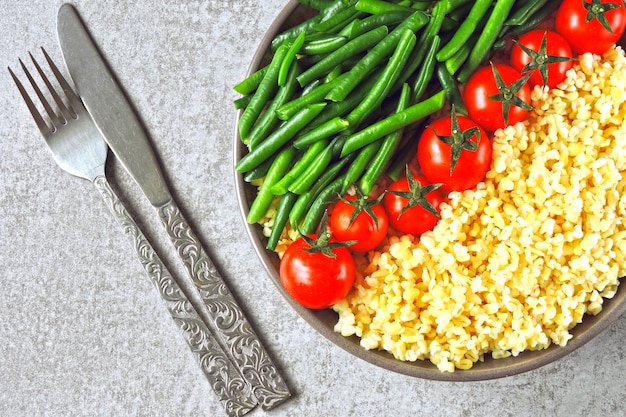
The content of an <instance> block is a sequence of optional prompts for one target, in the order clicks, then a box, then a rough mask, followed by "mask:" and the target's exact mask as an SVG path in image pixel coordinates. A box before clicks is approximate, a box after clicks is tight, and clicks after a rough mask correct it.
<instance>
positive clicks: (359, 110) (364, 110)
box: [346, 29, 417, 128]
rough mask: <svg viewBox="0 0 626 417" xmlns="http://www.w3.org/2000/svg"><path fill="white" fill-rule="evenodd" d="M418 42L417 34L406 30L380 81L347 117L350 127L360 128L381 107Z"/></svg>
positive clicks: (377, 81)
mask: <svg viewBox="0 0 626 417" xmlns="http://www.w3.org/2000/svg"><path fill="white" fill-rule="evenodd" d="M416 41H417V39H416V37H415V34H414V33H413V32H412V31H411V30H409V29H405V30H404V31H403V33H402V34H401V36H400V40H399V41H398V44H397V45H396V49H395V51H394V53H393V54H392V55H391V58H389V61H388V63H387V65H386V66H385V68H384V70H383V72H382V74H381V75H380V77H379V78H378V80H376V82H375V83H374V85H373V86H372V88H371V89H370V90H369V92H368V93H367V95H366V96H365V98H364V99H363V101H361V103H359V105H358V106H356V108H355V109H354V110H352V111H351V112H350V113H349V114H348V115H347V116H346V120H347V121H348V123H349V124H350V126H352V127H354V128H356V127H358V126H359V125H360V124H361V123H362V122H363V120H364V119H365V118H366V117H367V116H369V115H370V114H371V113H372V111H373V110H374V109H375V108H377V107H379V106H380V104H381V103H382V101H383V100H384V99H385V97H387V94H388V93H389V90H390V89H391V88H392V87H393V85H394V83H395V82H396V80H397V79H398V77H399V76H400V72H401V71H402V69H403V67H404V65H405V64H406V62H407V59H408V58H409V55H410V53H411V51H412V50H413V48H414V47H415V43H416Z"/></svg>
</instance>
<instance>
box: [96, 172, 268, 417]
mask: <svg viewBox="0 0 626 417" xmlns="http://www.w3.org/2000/svg"><path fill="white" fill-rule="evenodd" d="M94 185H95V186H96V188H97V189H98V191H100V194H101V195H102V197H103V198H104V200H105V202H106V203H107V206H108V207H109V209H110V210H111V212H112V213H113V215H114V216H115V219H116V220H117V221H118V223H119V224H120V225H121V226H122V228H123V229H124V233H125V234H126V235H127V236H128V237H129V238H130V240H131V243H132V245H133V247H134V248H135V252H136V254H137V257H138V258H139V260H140V261H141V264H142V265H143V267H144V270H145V271H146V274H147V275H148V277H149V278H150V280H151V281H152V283H153V284H154V286H155V288H156V289H157V291H158V292H159V294H160V295H161V298H162V299H163V300H164V302H165V305H166V307H167V310H168V311H169V312H170V314H171V316H172V318H173V319H174V322H175V323H176V325H177V326H178V328H179V329H180V331H181V333H182V335H183V336H184V338H185V340H186V341H187V344H188V345H189V347H190V348H191V351H192V352H193V354H194V356H195V358H196V360H197V361H198V364H199V365H200V368H201V369H202V371H203V372H204V374H205V375H206V378H207V380H208V381H209V383H210V385H211V387H212V388H213V390H214V391H215V393H216V394H217V395H218V397H219V399H220V401H221V402H222V405H223V406H224V408H225V409H226V412H227V413H228V415H230V416H241V415H244V414H246V413H247V412H248V411H250V410H252V409H253V408H254V407H255V406H256V398H255V397H254V393H253V392H252V389H251V386H250V384H248V383H247V381H246V380H245V379H244V378H243V376H242V375H241V374H240V373H239V370H238V368H237V367H236V366H235V365H233V364H232V363H231V360H230V358H229V357H228V355H227V354H226V353H225V352H224V350H223V349H222V347H221V346H220V344H219V343H218V341H217V340H216V338H215V336H214V335H213V334H212V333H211V332H210V331H209V329H208V328H207V326H206V324H205V323H204V321H203V320H202V319H201V318H200V316H199V315H198V312H197V311H196V309H195V308H194V306H193V305H192V304H191V302H190V301H189V299H188V298H187V296H186V295H185V294H184V293H183V291H182V289H181V288H180V286H179V285H178V283H177V282H176V281H175V280H174V279H173V278H172V275H171V274H170V272H169V271H168V270H167V268H166V267H165V265H164V264H163V262H162V261H161V259H160V258H159V256H158V255H157V253H156V252H155V251H154V249H153V248H152V246H151V245H150V242H148V240H147V239H146V237H145V236H144V235H143V233H142V232H141V231H140V230H139V228H138V227H137V224H136V223H135V221H134V220H133V219H132V217H130V215H129V214H128V212H127V211H126V209H125V208H124V206H123V205H122V203H121V201H120V200H119V198H118V197H117V195H116V194H115V192H114V191H113V189H112V188H111V186H110V185H109V183H108V182H107V180H106V178H105V177H104V176H100V177H97V178H96V179H95V180H94Z"/></svg>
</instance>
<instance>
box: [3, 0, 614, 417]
mask: <svg viewBox="0 0 626 417" xmlns="http://www.w3.org/2000/svg"><path fill="white" fill-rule="evenodd" d="M61 3H62V2H61V1H60V0H30V1H28V2H24V1H17V0H4V1H3V3H2V5H3V11H2V13H0V45H1V46H0V62H1V64H2V66H3V67H4V68H6V67H7V66H12V67H13V68H17V66H18V63H17V58H18V57H22V58H24V57H26V56H27V55H26V54H27V52H28V51H34V52H35V53H36V55H37V56H39V57H40V56H41V55H40V54H38V51H37V50H36V49H37V47H39V46H43V47H45V48H46V49H47V50H48V51H49V52H50V54H51V55H52V56H53V58H55V59H57V60H58V61H60V59H61V56H60V50H59V48H58V44H57V39H56V23H55V21H56V12H57V9H58V7H59V6H60V5H61ZM74 3H75V4H76V5H77V7H78V9H79V11H80V13H81V14H82V15H83V17H84V18H85V20H86V21H87V22H88V25H89V26H90V29H91V31H92V34H93V36H94V37H95V38H96V39H97V40H98V43H99V45H100V47H101V49H102V50H103V51H105V53H106V55H107V57H108V59H109V62H110V64H111V66H112V67H113V68H114V69H115V70H116V72H117V75H118V77H119V78H120V80H121V82H122V83H123V85H124V86H125V88H126V90H127V91H128V93H129V95H130V96H131V98H132V100H133V103H134V104H135V105H136V107H137V109H138V110H139V112H140V114H141V116H142V118H143V119H144V120H145V124H146V126H147V129H148V130H149V132H150V134H151V137H152V139H153V143H154V145H155V147H156V151H157V152H158V155H159V157H160V159H161V161H162V163H163V166H164V169H165V172H166V175H167V177H168V179H169V181H170V183H171V186H172V189H173V190H175V191H176V194H177V197H178V201H179V203H180V206H181V207H182V208H183V210H184V211H185V212H186V213H188V218H189V220H190V221H191V222H192V223H193V224H194V226H195V227H196V229H197V231H198V234H199V235H200V237H201V239H202V240H203V241H204V242H206V243H207V244H208V245H209V246H210V248H211V252H212V255H213V256H214V257H215V259H216V260H217V263H218V266H219V267H220V269H221V270H222V271H224V275H225V276H226V278H227V279H228V281H229V283H230V284H231V287H232V288H233V290H234V292H235V293H236V294H237V296H238V298H239V299H240V300H243V304H244V305H245V308H246V309H247V311H248V312H249V314H250V316H251V317H252V318H253V322H254V325H255V328H256V329H257V331H258V332H259V333H260V334H262V335H263V336H264V340H265V342H266V345H267V348H268V349H269V351H270V352H271V353H272V355H273V357H274V359H275V361H276V362H277V363H278V364H279V366H280V367H281V368H282V369H283V370H284V373H285V376H286V378H287V379H288V381H289V384H290V386H291V388H292V390H293V391H294V393H295V397H294V398H293V399H292V400H290V401H289V402H288V403H286V404H284V405H283V406H281V407H280V408H278V409H276V410H275V411H272V412H270V413H264V412H263V411H261V410H255V411H254V412H252V413H251V415H254V416H261V415H265V414H267V415H271V416H303V415H316V416H366V415H394V416H398V417H400V416H413V415H420V416H621V415H623V413H624V411H623V410H624V406H623V395H624V392H625V389H626V380H625V379H624V374H625V373H626V358H625V357H624V348H623V345H624V340H626V317H622V318H621V319H620V320H619V321H618V322H617V323H615V324H614V325H612V326H611V327H610V328H609V329H608V330H607V331H605V332H604V333H603V334H601V335H600V336H599V337H598V338H597V339H596V340H594V341H592V342H590V343H588V344H587V345H585V346H584V347H582V348H581V349H579V350H577V351H575V352H574V353H573V354H571V355H569V356H568V357H566V358H564V359H562V360H560V361H558V362H557V363H554V364H551V365H548V366H545V367H543V368H541V369H538V370H535V371H532V372H528V373H526V374H522V375H519V376H515V377H509V378H504V379H500V380H494V381H486V382H475V383H443V382H433V381H426V380H420V379H414V378H410V377H405V376H402V375H397V374H394V373H391V372H388V371H385V370H382V369H378V368H376V367H374V366H372V365H369V364H367V363H365V362H363V361H361V360H359V359H356V358H354V357H351V356H350V355H348V354H347V353H345V352H344V351H343V350H340V349H339V348H337V347H335V346H334V345H331V344H330V343H329V342H327V341H326V340H325V339H324V338H322V337H321V336H320V335H319V334H317V333H316V332H315V331H314V330H313V329H312V328H310V327H309V326H308V325H307V324H306V323H304V322H303V321H302V320H301V319H299V318H298V316H297V315H296V314H295V313H294V312H293V311H292V310H291V309H290V308H289V306H288V304H287V303H286V302H285V301H284V300H283V299H282V298H281V296H280V295H279V293H278V292H277V291H276V289H275V288H274V287H273V285H272V284H271V282H270V280H269V278H268V277H267V276H266V274H265V272H264V271H263V269H262V267H261V264H260V262H259V261H258V260H257V258H256V257H255V254H254V252H253V249H252V246H251V244H250V243H249V242H248V240H247V238H246V236H245V231H244V230H245V229H244V226H243V222H242V220H241V218H240V215H239V212H238V208H237V202H236V197H235V195H234V191H233V189H234V183H233V175H232V172H231V166H232V157H231V155H232V152H231V137H232V132H233V125H234V112H233V110H232V105H231V101H232V100H233V99H234V98H235V94H234V93H233V92H232V89H231V86H232V85H234V84H235V83H236V82H237V81H239V80H240V79H242V77H243V76H244V74H245V72H246V70H247V66H248V63H249V62H250V60H251V58H252V55H253V53H254V51H255V48H256V46H257V45H258V43H259V40H260V38H261V36H262V34H263V33H264V31H265V30H266V29H267V27H268V26H269V24H270V22H271V21H272V19H273V18H274V17H275V16H276V15H277V14H278V12H279V11H280V9H281V8H282V7H283V6H284V5H285V4H286V1H285V0H283V1H279V0H273V1H263V2H260V1H254V0H232V1H224V0H221V1H218V0H188V1H179V0H159V1H155V0H136V1H118V0H97V1H87V0H76V1H75V2H74ZM0 84H1V88H0V91H2V94H1V95H0V109H1V111H0V117H1V119H2V120H1V122H0V172H1V177H0V178H1V179H0V210H1V212H2V215H1V216H0V233H2V235H1V236H2V238H1V239H0V276H1V278H0V298H1V300H2V301H0V415H2V416H7V417H13V416H16V417H17V416H68V415H76V416H219V415H223V413H222V410H221V406H220V405H219V404H218V403H217V401H216V399H215V398H214V396H213V393H212V392H211V390H210V388H209V386H208V384H207V383H206V382H205V381H204V379H203V376H202V375H201V373H200V371H199V370H198V368H197V366H196V363H195V362H194V359H193V357H192V356H191V355H190V354H189V353H188V352H187V350H186V349H187V347H186V345H185V343H184V341H183V339H182V338H181V337H180V336H179V335H178V332H177V330H176V328H175V327H174V326H173V325H172V323H171V321H170V319H169V317H168V315H167V313H166V311H165V309H164V308H163V306H162V304H161V302H160V300H159V299H158V297H157V295H156V293H155V291H154V290H153V289H152V287H151V284H150V283H149V282H148V280H147V279H146V278H145V277H144V275H143V272H142V270H141V268H140V266H139V264H138V262H137V261H136V260H135V258H134V254H133V253H132V251H131V249H130V246H129V245H128V242H127V241H126V238H125V236H123V234H122V233H120V231H119V230H118V228H117V225H116V224H115V223H114V220H113V219H112V217H111V216H110V215H109V214H108V212H107V209H106V208H105V206H104V205H103V204H102V202H101V201H100V197H99V195H98V193H97V192H96V191H95V189H94V188H93V187H92V185H91V184H89V183H88V182H86V181H81V180H79V179H75V178H72V177H71V176H69V175H68V174H66V173H64V172H62V171H61V170H60V169H59V168H58V167H57V166H56V165H55V164H54V162H53V160H52V159H51V158H50V155H49V152H48V150H47V149H46V147H45V146H44V145H43V142H42V139H41V138H40V136H39V133H38V131H37V130H36V127H35V125H34V123H33V122H32V120H31V118H30V116H29V114H28V112H27V110H26V107H25V106H24V105H23V104H22V103H21V99H20V98H19V96H18V92H17V90H16V89H15V88H14V86H13V85H12V82H11V80H10V78H9V75H8V72H7V71H6V70H3V72H2V75H0ZM108 169H109V172H110V173H111V175H112V177H113V182H114V184H115V185H116V187H117V188H118V189H120V190H122V191H121V192H122V195H123V196H124V198H125V199H126V200H128V201H129V204H130V207H131V211H132V212H133V213H134V214H135V215H136V216H137V217H138V218H140V219H142V220H141V223H142V225H143V226H144V227H145V228H146V230H147V231H148V233H147V234H148V235H149V237H151V238H152V239H153V240H154V241H155V242H156V246H157V247H161V248H167V246H166V242H165V241H164V239H163V233H162V232H161V230H160V229H159V226H158V224H157V223H156V220H155V216H154V215H153V212H152V209H151V208H150V207H148V206H147V204H146V203H145V202H144V200H143V199H142V198H141V196H140V195H139V193H138V190H137V188H136V186H135V185H134V184H133V183H132V182H130V180H129V179H128V177H127V176H126V175H125V174H124V173H123V172H122V171H121V169H120V167H119V165H118V164H117V163H115V161H110V163H109V166H108ZM165 258H166V261H168V262H169V263H170V265H177V264H176V263H175V260H174V259H172V258H171V252H168V256H165Z"/></svg>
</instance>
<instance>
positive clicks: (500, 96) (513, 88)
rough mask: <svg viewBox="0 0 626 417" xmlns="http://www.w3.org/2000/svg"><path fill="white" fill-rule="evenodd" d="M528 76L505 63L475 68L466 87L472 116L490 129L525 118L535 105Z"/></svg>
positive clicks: (466, 95)
mask: <svg viewBox="0 0 626 417" xmlns="http://www.w3.org/2000/svg"><path fill="white" fill-rule="evenodd" d="M496 73H497V74H499V76H500V78H501V81H502V84H500V83H499V82H498V79H497V78H496V75H495V74H496ZM527 77H530V74H527V75H526V76H524V77H522V75H521V74H520V73H519V71H517V70H516V69H515V68H513V67H511V66H509V65H506V64H495V65H494V64H492V65H491V66H485V67H482V68H479V69H478V70H476V72H474V74H472V76H471V77H470V79H469V80H468V82H467V84H465V88H464V90H463V102H464V103H465V106H466V107H467V112H468V115H469V117H470V119H472V120H475V121H476V123H478V124H480V125H481V126H482V127H483V128H484V129H485V130H487V131H489V132H494V131H496V130H497V129H500V128H504V127H506V126H509V125H513V124H515V123H517V122H520V121H522V120H524V119H525V118H526V115H527V114H528V111H529V110H531V109H532V107H531V106H530V87H529V86H528V83H526V80H527ZM499 84H500V85H499Z"/></svg>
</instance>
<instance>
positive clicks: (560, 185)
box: [283, 48, 626, 372]
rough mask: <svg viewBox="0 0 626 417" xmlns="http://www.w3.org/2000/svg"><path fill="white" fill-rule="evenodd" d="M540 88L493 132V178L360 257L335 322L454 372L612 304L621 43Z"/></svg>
mask: <svg viewBox="0 0 626 417" xmlns="http://www.w3.org/2000/svg"><path fill="white" fill-rule="evenodd" d="M532 101H533V102H532V104H533V107H534V108H535V111H534V112H531V114H530V115H529V119H528V120H527V121H525V122H522V123H518V124H517V125H515V126H511V127H508V128H506V129H505V130H499V131H498V132H496V133H495V134H494V138H493V161H492V165H491V169H490V171H489V172H488V174H487V177H486V179H485V181H484V182H482V183H480V184H479V185H478V186H477V187H476V189H474V190H468V191H465V192H463V193H459V192H453V193H451V194H450V195H449V199H448V202H446V203H444V204H443V205H442V206H441V217H442V218H441V221H440V222H439V223H438V224H437V226H436V227H435V228H434V230H432V231H431V232H427V233H425V234H423V235H422V236H421V237H415V236H410V235H405V236H392V237H390V238H389V239H388V242H387V243H386V244H385V245H384V247H383V249H382V250H380V251H376V252H371V253H369V254H368V257H367V259H363V260H362V261H363V265H361V268H360V269H361V271H362V276H361V277H360V279H359V280H358V281H357V283H356V284H355V287H354V289H353V291H352V292H351V293H350V294H349V296H348V297H347V298H346V299H345V300H344V301H342V302H341V303H339V304H337V305H336V306H334V310H335V311H336V312H337V313H338V314H339V320H338V322H337V324H336V326H335V331H337V332H339V333H341V334H342V335H344V336H349V335H357V336H359V337H360V339H361V345H362V346H363V347H364V348H366V349H384V350H386V351H388V352H390V353H391V354H393V355H394V356H395V357H396V358H397V359H399V360H403V361H416V360H424V359H429V360H430V361H431V362H432V363H433V364H435V365H436V366H437V367H438V368H439V369H440V370H441V371H444V372H452V371H454V370H455V369H469V368H471V367H472V366H473V365H474V363H475V362H477V361H481V360H482V359H483V357H484V355H485V354H488V353H491V355H492V357H494V358H503V357H507V356H511V355H513V356H516V355H518V354H519V353H520V352H522V351H524V350H537V349H544V348H547V347H548V346H549V345H551V344H553V343H554V344H558V345H565V344H566V343H567V341H568V340H569V339H570V338H571V337H572V336H571V334H570V330H571V328H572V327H574V326H575V325H576V324H577V323H579V322H580V321H581V320H582V319H583V315H584V314H585V313H588V314H598V313H599V312H600V311H601V310H602V302H603V298H604V297H606V298H610V297H612V296H613V295H614V294H615V292H616V290H617V287H618V284H619V278H618V277H621V276H623V275H624V273H625V271H624V266H625V263H624V256H625V254H626V226H625V225H624V224H623V219H624V215H625V211H626V193H625V192H624V191H625V188H626V177H625V176H624V172H625V170H626V122H625V119H626V117H625V115H626V108H625V106H624V103H625V102H626V58H625V57H624V53H623V51H622V50H621V49H620V48H616V49H612V50H610V51H609V52H607V53H606V54H604V55H603V56H602V57H599V56H593V55H591V54H585V55H583V56H581V58H580V62H579V63H577V64H576V65H575V67H574V68H573V69H572V70H570V71H569V73H568V78H567V80H566V81H564V82H563V83H562V84H561V85H559V86H558V87H557V88H555V89H552V90H549V91H548V90H547V89H545V90H542V89H541V88H536V89H535V90H534V92H533V98H532ZM283 243H285V242H283Z"/></svg>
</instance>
